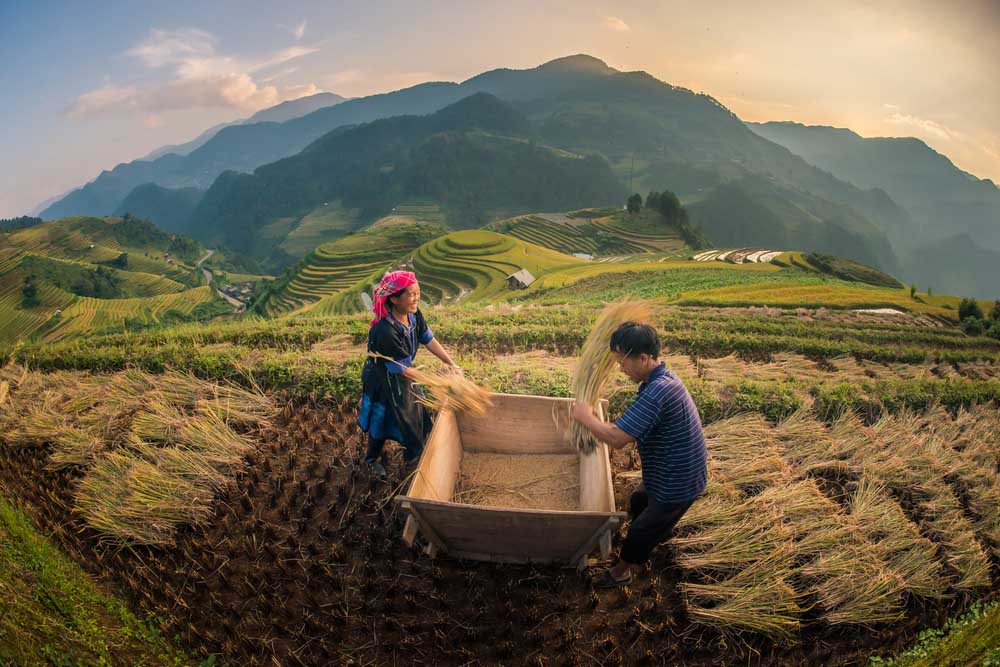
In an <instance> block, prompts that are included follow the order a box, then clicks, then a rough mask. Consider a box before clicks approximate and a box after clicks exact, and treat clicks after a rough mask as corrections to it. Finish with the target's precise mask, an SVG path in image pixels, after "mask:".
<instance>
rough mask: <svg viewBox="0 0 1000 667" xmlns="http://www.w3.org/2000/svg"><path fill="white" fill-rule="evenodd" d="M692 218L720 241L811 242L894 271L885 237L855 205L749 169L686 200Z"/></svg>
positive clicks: (792, 244)
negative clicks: (854, 208)
mask: <svg viewBox="0 0 1000 667" xmlns="http://www.w3.org/2000/svg"><path fill="white" fill-rule="evenodd" d="M687 208H688V213H689V215H690V217H691V221H692V222H693V223H695V224H697V225H699V226H700V227H701V228H702V230H703V231H704V232H705V235H706V236H708V238H710V239H711V240H712V242H713V243H714V244H715V245H716V246H719V247H722V248H725V247H739V246H761V247H766V248H809V249H815V250H818V251H821V252H824V253H827V254H832V255H839V256H841V257H849V258H851V259H854V260H857V261H859V262H862V263H865V264H870V265H873V266H874V265H881V266H883V267H885V268H886V270H887V271H888V272H889V273H893V274H895V273H898V272H899V271H900V267H899V266H898V265H897V264H895V262H894V260H893V259H892V258H893V252H892V248H891V246H890V244H889V241H888V239H886V238H885V236H884V235H883V234H882V233H881V231H880V230H879V229H878V228H877V227H875V225H874V224H872V223H871V222H870V221H869V220H868V219H866V218H865V217H863V216H861V215H859V214H858V213H857V212H855V211H854V210H852V209H850V208H847V207H843V206H838V205H836V204H834V203H832V202H829V201H826V200H824V199H821V198H819V197H816V196H815V195H812V194H810V193H808V192H804V191H801V190H795V189H792V188H790V187H788V186H785V185H781V184H779V183H777V182H776V181H774V180H771V179H768V178H765V177H763V176H757V175H751V176H745V177H743V178H740V179H737V180H733V181H728V182H726V183H723V184H721V185H719V186H718V187H715V188H713V189H712V190H710V191H709V192H708V194H706V195H705V196H704V197H703V198H701V199H699V200H697V201H694V202H693V203H689V204H688V206H687Z"/></svg>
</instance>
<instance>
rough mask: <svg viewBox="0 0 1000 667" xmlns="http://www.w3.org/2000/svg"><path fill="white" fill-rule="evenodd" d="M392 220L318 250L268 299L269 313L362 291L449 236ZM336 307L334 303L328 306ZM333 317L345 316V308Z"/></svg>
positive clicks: (432, 228)
mask: <svg viewBox="0 0 1000 667" xmlns="http://www.w3.org/2000/svg"><path fill="white" fill-rule="evenodd" d="M387 220H388V219H386V218H383V220H382V221H380V222H379V223H376V224H374V225H372V226H371V227H369V228H367V229H365V230H362V231H360V232H357V233H354V234H350V235H348V236H345V237H343V238H341V239H337V240H336V241H332V242H330V243H325V244H323V245H321V246H319V247H318V248H316V249H315V250H313V251H312V252H311V253H310V254H309V255H308V256H307V257H306V258H305V260H304V265H303V266H301V268H299V269H298V270H297V271H295V273H294V275H292V276H290V278H289V279H288V280H287V282H286V283H285V284H284V285H283V286H282V287H281V288H280V290H276V291H274V292H273V293H271V294H269V295H268V297H267V301H266V302H265V304H264V309H265V313H266V314H267V315H269V316H272V317H273V316H277V315H281V314H283V313H287V312H290V311H294V310H298V309H300V308H303V307H305V306H308V305H309V304H313V303H315V302H317V301H322V300H328V299H329V298H330V297H334V296H337V295H339V294H341V293H343V292H345V291H348V290H352V291H355V292H356V291H357V290H356V289H353V288H356V287H358V286H359V285H368V284H369V283H371V282H373V281H374V280H376V279H377V278H378V277H379V276H380V275H381V273H382V272H384V271H385V270H387V269H389V268H390V267H391V266H393V265H394V264H398V263H400V262H401V261H402V258H403V257H405V256H406V255H407V253H409V252H411V251H412V250H413V249H415V248H416V247H417V246H419V245H420V244H421V243H423V242H424V241H426V240H427V239H430V238H433V237H435V236H437V235H439V234H441V233H443V229H442V228H440V227H438V226H437V225H432V224H428V223H413V222H398V221H397V222H387ZM348 301H349V300H348ZM337 303H338V304H345V303H347V301H344V300H343V299H341V300H337ZM330 307H332V304H325V305H324V308H330ZM359 307H360V302H359V303H355V304H353V309H354V310H357V309H358V308H359ZM324 312H325V311H324ZM332 312H341V308H340V307H336V308H333V310H332Z"/></svg>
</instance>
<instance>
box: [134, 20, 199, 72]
mask: <svg viewBox="0 0 1000 667" xmlns="http://www.w3.org/2000/svg"><path fill="white" fill-rule="evenodd" d="M215 41H216V40H215V37H214V36H213V35H211V34H209V33H207V32H205V31H204V30H198V29H197V28H182V29H181V30H156V29H153V30H151V31H150V33H149V37H147V38H146V39H145V41H143V42H142V43H141V44H139V45H138V46H135V47H133V48H131V49H129V50H128V51H126V53H128V54H129V55H131V56H136V57H137V58H139V59H140V60H142V61H143V62H144V63H146V65H148V66H149V67H163V66H164V65H173V64H177V63H183V62H186V61H188V60H191V59H199V58H205V57H208V56H211V55H213V54H214V53H215Z"/></svg>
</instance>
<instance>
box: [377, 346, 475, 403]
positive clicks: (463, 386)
mask: <svg viewBox="0 0 1000 667" xmlns="http://www.w3.org/2000/svg"><path fill="white" fill-rule="evenodd" d="M370 356H372V357H376V358H382V359H388V360H389V361H392V358H391V357H387V356H385V355H382V354H378V353H377V352H374V353H372V354H371V355H370ZM407 375H408V376H409V377H410V379H411V380H412V381H413V383H414V384H419V385H421V386H423V387H427V388H428V389H430V392H431V394H430V396H424V397H419V398H417V402H418V403H422V404H423V405H426V406H427V407H429V408H433V409H434V410H440V409H441V408H443V407H448V408H451V409H452V410H454V411H455V412H471V413H473V414H477V415H482V414H485V413H486V408H488V407H489V406H491V405H492V404H493V401H492V400H491V399H490V392H489V390H487V389H484V388H482V387H480V386H479V385H477V384H476V383H475V382H473V381H472V380H469V379H467V378H466V377H465V376H463V375H462V374H461V373H455V372H448V371H445V372H443V373H442V372H428V371H423V370H420V369H419V368H414V367H411V368H410V369H409V370H408V372H407Z"/></svg>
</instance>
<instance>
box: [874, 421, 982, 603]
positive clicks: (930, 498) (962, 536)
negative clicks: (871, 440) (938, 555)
mask: <svg viewBox="0 0 1000 667" xmlns="http://www.w3.org/2000/svg"><path fill="white" fill-rule="evenodd" d="M921 429H922V423H921V420H920V419H919V417H917V416H916V415H913V414H912V413H906V412H903V413H901V414H900V416H899V417H892V416H886V417H883V418H882V419H881V420H880V421H879V422H878V423H876V424H875V425H874V427H873V430H874V432H875V434H876V436H877V438H876V442H877V445H879V446H881V448H882V449H883V451H884V450H888V449H890V448H892V449H893V450H894V451H896V452H897V453H898V454H899V458H902V459H905V465H902V464H898V465H895V466H891V467H890V466H884V465H879V463H878V462H876V463H875V464H868V465H866V471H868V470H870V471H871V472H872V474H873V475H875V476H876V477H878V478H879V479H880V480H881V481H883V482H884V483H885V484H886V485H887V486H889V487H890V488H892V489H893V490H894V491H896V493H900V494H905V493H907V492H909V493H910V494H911V496H912V502H913V503H914V504H915V508H914V509H915V510H916V511H917V513H918V514H919V516H920V517H921V518H920V525H921V528H922V529H923V530H922V532H923V533H924V534H925V535H927V536H928V537H930V538H931V539H932V540H934V541H935V542H937V543H938V544H939V545H940V547H941V549H942V551H943V554H944V556H943V558H944V564H945V566H946V567H947V568H948V569H949V570H951V572H952V573H953V574H954V575H955V576H956V580H955V581H954V582H953V584H952V585H953V587H954V588H955V589H956V590H959V591H973V590H977V589H981V588H984V587H987V586H989V584H990V579H989V559H988V557H987V555H986V553H985V551H984V550H983V547H982V545H981V544H980V542H979V539H978V538H977V535H976V530H975V525H974V524H973V522H972V520H971V519H970V518H969V517H968V516H967V514H966V512H965V509H964V508H963V506H962V502H961V500H960V499H959V498H958V496H957V495H956V493H955V489H954V488H953V487H952V486H951V485H950V484H949V482H948V481H947V480H948V479H949V478H950V476H951V474H952V469H951V468H950V466H949V462H950V461H951V460H952V456H950V454H949V453H948V452H946V451H945V450H944V448H943V447H941V446H940V444H938V443H935V441H934V438H933V437H922V434H921V433H919V431H920V430H921ZM924 435H926V434H924ZM887 471H888V473H889V474H886V473H887Z"/></svg>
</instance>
